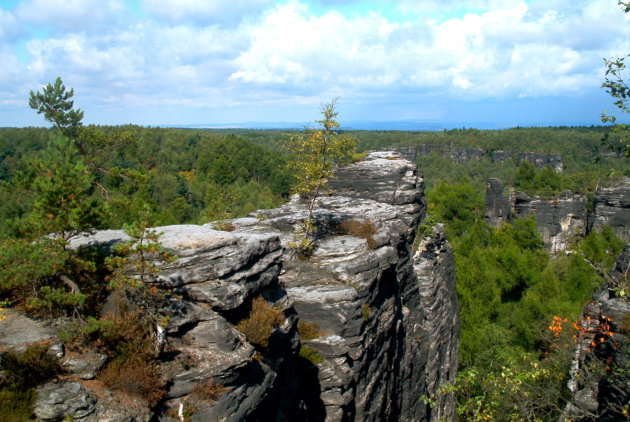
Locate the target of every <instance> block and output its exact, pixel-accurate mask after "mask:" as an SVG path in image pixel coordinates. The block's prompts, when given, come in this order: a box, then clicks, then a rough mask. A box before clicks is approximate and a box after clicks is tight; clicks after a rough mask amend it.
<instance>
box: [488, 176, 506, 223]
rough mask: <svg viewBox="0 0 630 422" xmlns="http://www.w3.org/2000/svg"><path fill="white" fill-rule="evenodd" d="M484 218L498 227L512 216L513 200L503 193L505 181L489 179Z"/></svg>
mask: <svg viewBox="0 0 630 422" xmlns="http://www.w3.org/2000/svg"><path fill="white" fill-rule="evenodd" d="M484 205H485V206H484V215H483V219H484V221H485V222H486V223H488V224H489V225H490V226H492V227H494V228H497V227H499V226H500V225H501V224H503V223H507V222H508V221H510V219H511V218H512V201H510V198H508V197H506V196H505V195H503V183H501V181H500V180H499V179H488V181H487V182H486V196H485V204H484Z"/></svg>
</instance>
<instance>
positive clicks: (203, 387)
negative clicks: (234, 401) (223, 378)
mask: <svg viewBox="0 0 630 422" xmlns="http://www.w3.org/2000/svg"><path fill="white" fill-rule="evenodd" d="M227 390H228V388H227V387H226V386H224V385H223V384H220V383H217V382H215V381H214V379H212V378H210V380H209V381H207V382H205V383H199V384H196V385H195V386H194V387H193V391H192V394H191V397H192V398H193V399H195V400H207V401H210V402H214V401H216V400H217V399H218V398H219V397H220V396H221V394H223V393H224V392H226V391H227Z"/></svg>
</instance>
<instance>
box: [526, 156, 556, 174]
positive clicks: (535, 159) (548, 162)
mask: <svg viewBox="0 0 630 422" xmlns="http://www.w3.org/2000/svg"><path fill="white" fill-rule="evenodd" d="M518 159H519V161H529V162H530V163H532V164H533V165H534V166H535V167H537V168H539V169H542V168H545V167H547V166H551V168H553V169H554V170H555V171H557V172H558V173H562V170H564V165H563V164H562V157H560V154H544V153H538V152H521V153H520V154H519V155H518Z"/></svg>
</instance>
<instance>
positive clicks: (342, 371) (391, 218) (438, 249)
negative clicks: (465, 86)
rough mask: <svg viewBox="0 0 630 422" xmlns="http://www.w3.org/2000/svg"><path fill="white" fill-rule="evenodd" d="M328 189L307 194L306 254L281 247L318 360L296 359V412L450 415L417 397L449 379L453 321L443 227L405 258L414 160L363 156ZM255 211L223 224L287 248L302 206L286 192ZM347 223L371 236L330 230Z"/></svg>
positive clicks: (419, 210)
mask: <svg viewBox="0 0 630 422" xmlns="http://www.w3.org/2000/svg"><path fill="white" fill-rule="evenodd" d="M331 188H332V189H333V192H332V195H331V196H328V197H324V198H320V199H318V201H317V206H316V212H315V220H316V222H317V228H318V232H317V239H318V240H317V244H316V248H315V250H314V253H313V255H312V256H311V257H310V258H309V259H308V260H299V259H295V258H294V257H293V256H294V255H293V254H292V252H291V250H290V249H287V252H286V253H285V256H284V258H283V272H282V274H281V275H280V280H281V282H282V284H283V285H284V286H285V288H286V291H287V295H288V296H289V298H290V299H291V300H292V301H293V304H294V307H295V310H296V312H297V314H298V316H299V318H300V319H301V320H303V321H306V322H308V323H311V324H317V326H318V327H319V333H320V336H319V337H317V338H315V339H310V340H305V341H304V342H303V344H304V346H308V347H309V348H310V349H312V350H314V351H315V352H316V353H317V355H318V356H319V357H320V358H321V360H322V361H321V362H319V363H317V364H313V363H312V362H309V361H307V360H303V362H302V364H301V370H300V390H301V391H302V395H303V399H304V407H305V409H304V414H303V415H302V418H304V419H306V417H307V416H306V415H308V417H309V418H313V420H326V421H343V420H357V421H359V420H361V421H382V420H397V421H398V420H402V421H412V420H436V421H437V420H444V419H447V420H448V419H453V417H454V407H453V404H454V401H453V400H452V399H453V398H452V397H445V398H444V401H443V402H441V403H440V405H439V406H438V407H439V409H438V408H435V409H433V411H432V410H431V409H430V408H428V407H427V406H425V405H424V403H422V402H421V401H420V400H419V399H418V398H419V397H420V396H422V394H425V393H426V394H431V393H432V392H435V391H436V389H437V387H438V386H439V385H440V384H441V383H444V382H447V381H448V380H452V376H453V375H454V374H455V371H456V367H457V360H456V359H457V347H458V346H457V345H458V342H457V340H456V339H457V333H458V329H459V328H458V327H459V322H458V308H457V302H456V297H455V296H454V292H455V291H454V274H453V271H454V270H453V255H452V251H451V249H450V247H449V246H448V244H447V243H446V242H445V240H444V238H443V234H442V236H441V237H439V236H438V237H436V238H435V239H432V240H427V241H426V242H425V243H426V245H425V249H426V250H425V249H423V251H424V252H425V253H419V254H417V255H416V258H415V259H414V260H412V259H411V256H412V251H411V243H412V241H413V236H414V230H415V227H416V226H417V224H418V223H419V221H420V219H421V218H422V217H423V215H424V213H425V202H424V197H423V190H422V180H421V179H420V178H419V177H418V176H417V175H416V168H415V165H413V164H412V163H411V162H409V161H407V160H404V159H402V157H401V155H400V154H398V153H396V152H391V151H390V152H386V153H371V154H370V155H368V157H367V159H366V160H365V161H362V162H359V163H355V164H354V165H352V166H350V167H348V168H345V169H341V170H340V171H338V173H337V179H336V180H334V181H333V182H332V183H331ZM258 215H259V216H262V217H263V221H257V220H254V219H252V218H247V219H238V220H233V221H232V223H233V224H234V225H235V226H236V227H237V232H255V233H259V232H269V231H270V230H276V233H277V234H278V236H279V237H280V239H281V242H282V243H283V244H284V245H288V244H289V242H290V241H291V240H292V238H293V228H294V225H295V224H296V223H299V222H300V221H301V220H302V219H304V218H306V217H307V210H306V207H305V204H303V203H302V202H301V201H300V200H299V198H294V199H293V200H292V201H291V202H289V203H288V204H286V205H285V206H283V207H280V208H278V209H274V210H264V211H259V212H258ZM350 220H355V221H360V222H363V223H366V224H370V223H371V224H373V226H374V227H375V229H376V231H375V232H374V233H373V235H372V239H371V241H368V239H366V238H364V237H361V236H359V235H353V234H352V233H345V234H344V233H339V225H340V223H342V222H344V221H350ZM428 250H430V251H431V252H427V251H428ZM416 266H417V268H418V271H419V272H420V273H419V274H418V275H416V272H415V271H414V267H416ZM453 300H455V302H454V303H453ZM438 321H439V322H438ZM438 331H439V332H438ZM440 418H442V419H440ZM298 419H299V418H298ZM309 420H310V419H309Z"/></svg>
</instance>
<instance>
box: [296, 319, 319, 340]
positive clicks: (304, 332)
mask: <svg viewBox="0 0 630 422" xmlns="http://www.w3.org/2000/svg"><path fill="white" fill-rule="evenodd" d="M298 332H299V333H300V340H312V339H314V338H317V337H319V336H320V331H319V325H317V324H315V323H314V322H308V321H303V320H299V321H298Z"/></svg>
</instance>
